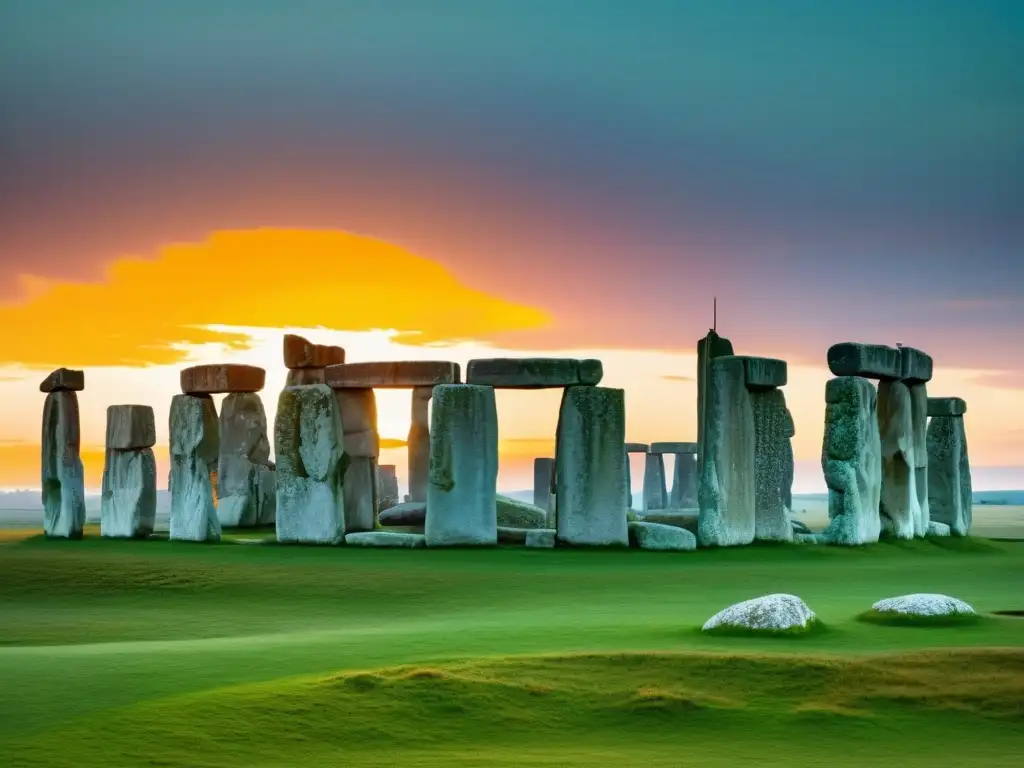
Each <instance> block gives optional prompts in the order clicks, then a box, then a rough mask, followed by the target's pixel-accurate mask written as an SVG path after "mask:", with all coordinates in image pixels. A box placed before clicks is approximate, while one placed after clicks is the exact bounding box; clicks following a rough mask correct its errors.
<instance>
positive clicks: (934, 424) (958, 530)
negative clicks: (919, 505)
mask: <svg viewBox="0 0 1024 768" xmlns="http://www.w3.org/2000/svg"><path fill="white" fill-rule="evenodd" d="M932 402H934V401H931V400H930V401H929V410H930V411H933V409H932V405H931V404H932ZM961 402H962V401H961ZM963 410H966V408H964V409H963ZM927 447H928V506H929V510H930V512H931V519H932V520H933V521H935V522H938V523H943V524H945V525H948V526H949V529H950V532H951V533H952V534H953V535H954V536H967V535H968V533H969V532H970V529H971V517H972V512H973V502H972V498H971V470H970V461H969V459H968V456H967V433H966V431H965V430H964V418H963V416H962V415H955V416H953V415H945V414H944V413H943V414H942V415H937V416H932V418H931V421H930V422H929V424H928V434H927Z"/></svg>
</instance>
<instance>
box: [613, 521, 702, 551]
mask: <svg viewBox="0 0 1024 768" xmlns="http://www.w3.org/2000/svg"><path fill="white" fill-rule="evenodd" d="M629 543H630V544H631V545H632V546H634V547H638V548H639V549H650V550H658V551H673V552H692V551H693V550H695V549H696V548H697V537H696V536H694V535H693V534H692V533H690V532H689V531H688V530H686V529H685V528H677V527H676V526H674V525H661V524H659V523H648V522H635V523H630V524H629Z"/></svg>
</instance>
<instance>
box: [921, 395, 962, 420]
mask: <svg viewBox="0 0 1024 768" xmlns="http://www.w3.org/2000/svg"><path fill="white" fill-rule="evenodd" d="M965 413H967V403H966V401H964V400H962V399H961V398H959V397H929V398H928V415H929V416H963V415H964V414H965Z"/></svg>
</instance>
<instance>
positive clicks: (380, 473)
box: [377, 464, 426, 512]
mask: <svg viewBox="0 0 1024 768" xmlns="http://www.w3.org/2000/svg"><path fill="white" fill-rule="evenodd" d="M397 503H398V474H397V472H396V467H395V465H394V464H381V465H380V466H378V467H377V509H378V511H381V512H382V511H384V510H386V509H391V508H392V507H393V506H395V505H396V504H397ZM423 508H424V510H426V505H425V504H424V507H423Z"/></svg>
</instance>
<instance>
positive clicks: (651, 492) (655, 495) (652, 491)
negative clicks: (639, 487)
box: [643, 453, 668, 512]
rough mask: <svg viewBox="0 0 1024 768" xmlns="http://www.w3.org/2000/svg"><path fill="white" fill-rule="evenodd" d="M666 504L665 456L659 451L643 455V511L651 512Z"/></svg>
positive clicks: (662, 507)
mask: <svg viewBox="0 0 1024 768" xmlns="http://www.w3.org/2000/svg"><path fill="white" fill-rule="evenodd" d="M667 506H668V492H667V491H666V489H665V457H664V456H662V454H660V453H648V454H645V455H644V495H643V511H644V512H648V511H651V512H653V511H654V510H656V509H665V507H667Z"/></svg>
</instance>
